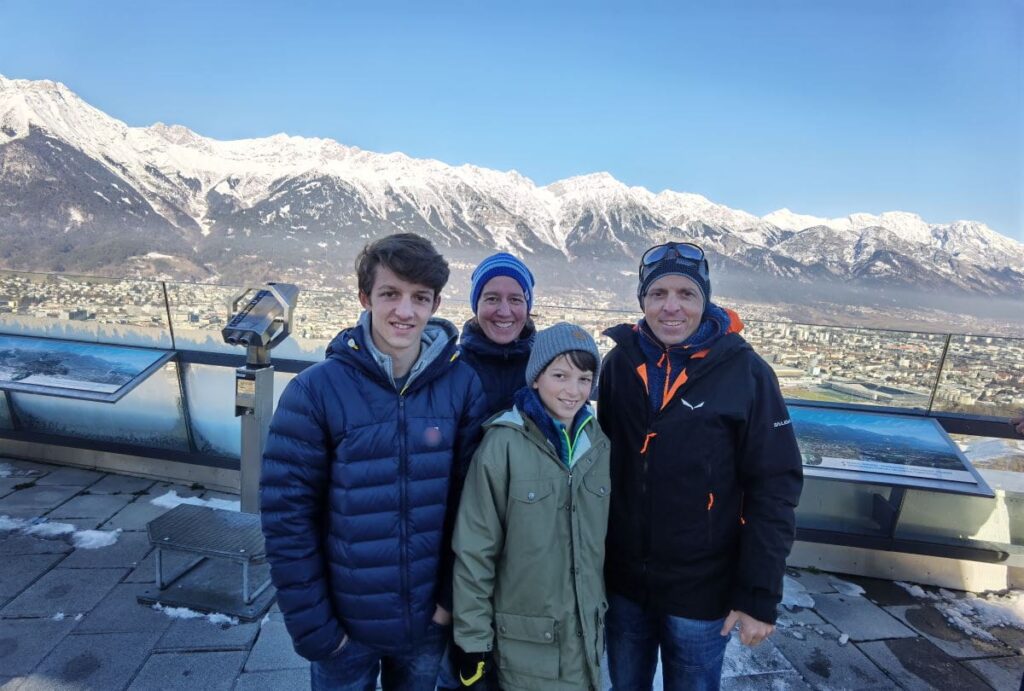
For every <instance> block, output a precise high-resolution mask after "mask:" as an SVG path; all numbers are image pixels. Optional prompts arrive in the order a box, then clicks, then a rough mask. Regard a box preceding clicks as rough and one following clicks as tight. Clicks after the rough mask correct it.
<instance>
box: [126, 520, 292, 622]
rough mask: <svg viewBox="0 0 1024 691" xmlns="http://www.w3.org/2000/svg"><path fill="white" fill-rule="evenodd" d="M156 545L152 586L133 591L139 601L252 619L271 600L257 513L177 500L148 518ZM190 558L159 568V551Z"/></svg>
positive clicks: (150, 534)
mask: <svg viewBox="0 0 1024 691" xmlns="http://www.w3.org/2000/svg"><path fill="white" fill-rule="evenodd" d="M146 530H147V531H148V533H149V542H150V544H152V545H153V547H155V548H156V579H155V583H154V585H153V587H151V588H148V589H147V590H145V591H144V592H143V593H142V594H140V595H139V596H138V601H139V602H141V603H143V604H154V603H157V602H159V603H160V604H162V605H164V606H171V607H187V608H188V609H192V610H196V611H198V612H217V613H222V614H228V615H230V616H233V617H238V618H239V619H241V620H243V621H255V620H257V619H259V618H260V617H262V616H263V615H264V614H265V613H266V611H267V610H268V609H269V608H270V605H271V603H272V602H273V601H274V595H275V593H274V591H273V589H272V588H270V587H269V586H270V567H269V566H268V565H267V564H266V549H265V547H264V544H263V534H262V532H261V531H260V518H259V515H258V514H248V513H239V512H237V511H225V510H222V509H211V508H209V507H205V506H193V505H190V504H182V505H180V506H177V507H175V508H173V509H171V510H170V511H168V512H167V513H165V514H164V515H162V516H160V517H159V518H156V519H154V520H152V521H150V522H149V525H147V526H146ZM167 553H170V554H177V555H183V556H186V557H188V558H189V561H188V563H187V564H186V565H185V566H184V567H183V568H181V569H179V571H178V573H176V574H168V573H166V572H165V570H164V564H163V558H164V555H165V554H167Z"/></svg>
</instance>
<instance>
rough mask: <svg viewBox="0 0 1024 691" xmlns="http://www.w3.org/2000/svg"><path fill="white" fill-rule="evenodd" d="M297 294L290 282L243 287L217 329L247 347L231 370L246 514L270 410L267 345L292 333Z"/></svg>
mask: <svg viewBox="0 0 1024 691" xmlns="http://www.w3.org/2000/svg"><path fill="white" fill-rule="evenodd" d="M249 295H252V297H251V298H250V299H249V300H248V301H245V298H246V297H248V296H249ZM298 297H299V288H298V286H294V285H292V284H290V283H267V284H266V285H265V286H263V287H261V288H246V289H245V290H244V291H243V292H242V293H240V294H239V295H237V296H235V298H234V299H233V300H232V301H231V306H230V310H231V318H230V319H229V320H228V323H227V326H225V327H224V328H223V329H222V330H221V335H222V336H223V337H224V341H225V342H226V343H228V344H230V345H239V346H245V349H246V357H245V366H244V367H239V368H238V369H236V370H235V416H236V417H241V418H242V451H241V465H240V468H239V470H240V475H241V477H240V479H239V482H240V484H241V494H242V511H245V512H248V513H257V512H258V511H259V488H260V464H261V462H262V459H263V448H264V446H265V445H266V442H267V432H268V431H269V430H270V418H271V416H272V415H273V412H274V411H273V408H274V367H273V366H272V365H271V364H270V350H271V348H274V347H275V346H277V345H278V344H280V343H281V342H282V341H284V339H286V338H288V335H289V334H290V333H291V331H292V316H293V315H294V313H295V304H296V302H297V300H298ZM239 306H241V307H239Z"/></svg>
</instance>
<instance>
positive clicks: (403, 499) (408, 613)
mask: <svg viewBox="0 0 1024 691" xmlns="http://www.w3.org/2000/svg"><path fill="white" fill-rule="evenodd" d="M405 436H406V435H405V392H404V391H400V392H399V393H398V487H399V489H398V494H399V497H400V499H399V509H398V510H399V516H398V525H399V535H400V538H399V551H400V552H401V559H400V561H401V571H402V599H403V600H405V635H406V640H408V638H409V636H411V635H412V597H411V595H410V593H409V553H408V552H409V536H408V535H407V530H406V527H407V526H406V513H407V511H408V508H407V506H406V504H407V502H408V497H407V491H408V488H407V486H406V485H407V484H408V465H409V459H408V449H407V448H406V439H405Z"/></svg>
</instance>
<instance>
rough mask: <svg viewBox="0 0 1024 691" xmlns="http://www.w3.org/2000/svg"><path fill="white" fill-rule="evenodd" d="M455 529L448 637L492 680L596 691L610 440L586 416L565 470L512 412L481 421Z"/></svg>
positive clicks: (509, 686)
mask: <svg viewBox="0 0 1024 691" xmlns="http://www.w3.org/2000/svg"><path fill="white" fill-rule="evenodd" d="M485 429H486V430H487V431H486V434H485V436H484V439H483V441H482V442H481V444H480V446H479V448H478V449H477V452H476V454H475V455H474V457H473V462H472V464H471V466H470V470H469V476H468V478H467V479H466V485H465V489H464V490H463V493H462V502H461V504H460V506H459V513H458V518H457V520H456V525H455V536H454V539H453V547H454V549H455V555H456V561H455V574H454V579H455V612H454V615H455V642H456V643H457V644H458V645H459V646H460V647H461V648H462V649H463V650H465V651H467V652H484V651H491V650H493V651H494V652H495V661H496V663H497V667H498V677H499V681H500V683H501V688H502V689H505V690H507V691H511V690H514V689H543V690H545V691H548V690H559V689H566V690H567V689H590V688H593V689H598V688H600V679H601V676H600V659H601V654H602V652H603V649H604V613H605V610H606V609H607V608H608V603H607V602H606V600H605V591H604V576H603V567H604V541H605V533H606V532H607V528H608V502H609V495H610V488H611V484H610V481H609V442H608V438H607V437H605V436H604V433H603V432H602V431H601V429H600V427H599V426H598V423H597V420H596V418H595V419H592V420H590V421H589V422H588V423H586V424H584V425H582V426H581V430H582V431H581V432H580V433H579V434H578V436H577V439H576V440H575V442H574V444H573V448H572V456H573V459H574V462H573V464H572V468H571V469H570V468H567V467H566V465H565V464H564V463H562V461H560V460H559V458H558V455H557V453H556V451H555V450H554V449H553V448H552V447H551V443H550V442H548V441H547V439H546V438H545V437H544V435H543V433H542V432H541V431H540V429H539V428H538V427H537V425H536V424H535V423H534V422H533V420H531V419H530V418H529V417H527V416H525V415H522V414H520V412H519V411H518V410H517V409H516V408H513V409H512V410H509V411H507V412H505V413H503V414H501V415H499V416H497V417H496V418H494V419H493V420H492V421H490V422H489V423H487V425H485Z"/></svg>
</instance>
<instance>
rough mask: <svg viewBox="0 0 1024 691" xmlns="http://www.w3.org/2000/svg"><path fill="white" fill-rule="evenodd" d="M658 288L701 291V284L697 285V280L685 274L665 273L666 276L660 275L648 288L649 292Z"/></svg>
mask: <svg viewBox="0 0 1024 691" xmlns="http://www.w3.org/2000/svg"><path fill="white" fill-rule="evenodd" d="M657 288H662V289H664V290H683V289H690V290H696V291H698V292H700V286H699V285H697V282H696V281H694V280H693V279H692V278H690V277H689V276H687V275H685V274H665V275H664V276H659V277H658V278H657V279H656V280H655V281H654V283H652V284H651V286H650V287H649V288H648V289H647V292H651V291H652V290H655V289H657Z"/></svg>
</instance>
